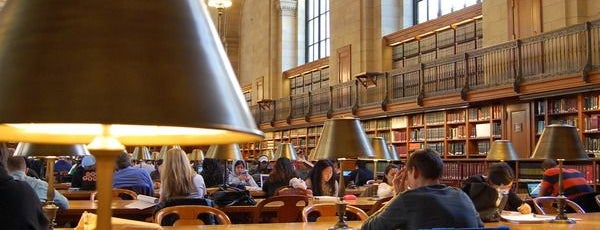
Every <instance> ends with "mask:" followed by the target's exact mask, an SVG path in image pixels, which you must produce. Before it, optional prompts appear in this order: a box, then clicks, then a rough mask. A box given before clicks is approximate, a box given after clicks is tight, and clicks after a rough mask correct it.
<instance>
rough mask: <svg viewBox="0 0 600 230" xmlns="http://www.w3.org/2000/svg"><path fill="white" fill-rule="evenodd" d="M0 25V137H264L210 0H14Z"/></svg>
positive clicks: (214, 140)
mask: <svg viewBox="0 0 600 230" xmlns="http://www.w3.org/2000/svg"><path fill="white" fill-rule="evenodd" d="M0 25H2V26H0V34H2V37H1V38H0V69H1V70H2V74H0V82H2V84H0V140H4V141H24V142H38V143H55V144H74V143H85V144H87V143H90V142H91V141H92V140H93V138H94V137H97V136H99V135H107V134H109V135H110V136H114V137H115V138H116V139H117V140H118V141H119V142H120V143H121V144H123V145H134V146H135V145H148V144H153V145H167V144H181V145H200V144H223V143H232V142H234V141H235V142H252V141H258V140H260V139H262V136H263V133H262V132H261V131H260V130H258V129H257V127H256V123H255V122H254V119H253V118H252V116H251V114H250V111H249V109H248V106H247V104H246V102H245V101H244V99H243V97H242V92H241V89H240V87H239V84H238V82H237V79H236V76H235V73H234V71H233V69H232V67H231V64H230V62H229V60H228V58H227V56H226V53H225V51H224V49H223V46H222V44H221V42H220V40H219V37H218V34H217V32H216V30H215V28H214V25H213V23H212V21H211V19H210V16H209V13H208V11H207V8H206V5H205V1H189V0H173V1H146V0H128V1H104V0H86V1H76V2H73V1H70V0H56V1H7V2H6V4H5V5H4V8H3V9H2V14H0ZM165 85H167V86H168V89H164V86H165ZM161 89H163V90H161ZM157 108H160V109H157ZM182 109H184V110H185V112H174V111H181V110H182ZM207 111H210V112H207ZM107 136H108V135H107Z"/></svg>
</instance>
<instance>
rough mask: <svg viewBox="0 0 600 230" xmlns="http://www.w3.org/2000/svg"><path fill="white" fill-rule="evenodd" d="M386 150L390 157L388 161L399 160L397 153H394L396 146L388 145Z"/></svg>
mask: <svg viewBox="0 0 600 230" xmlns="http://www.w3.org/2000/svg"><path fill="white" fill-rule="evenodd" d="M388 150H389V151H390V156H391V157H392V159H390V160H393V161H399V160H400V156H398V152H397V151H396V146H394V145H393V144H389V145H388Z"/></svg>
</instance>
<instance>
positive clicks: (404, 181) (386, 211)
mask: <svg viewBox="0 0 600 230" xmlns="http://www.w3.org/2000/svg"><path fill="white" fill-rule="evenodd" d="M443 167H444V163H443V161H442V159H441V158H440V155H439V154H438V153H437V152H435V151H434V150H431V149H422V150H418V151H416V152H414V153H412V154H411V155H410V157H409V159H408V161H407V162H406V167H405V168H404V169H402V170H401V171H400V172H399V173H397V174H396V175H395V177H394V180H393V185H394V191H395V192H394V194H397V195H396V196H395V197H394V198H392V199H391V200H390V201H389V203H388V204H387V205H385V206H384V207H383V208H381V209H380V210H379V211H377V212H375V213H374V214H372V215H371V216H370V217H369V218H368V219H367V220H366V221H365V222H364V223H363V225H362V227H361V229H363V230H369V229H431V228H443V227H452V228H477V227H483V223H482V222H481V220H480V219H479V216H478V214H477V211H476V210H475V207H473V203H471V200H470V199H469V197H468V196H467V195H466V194H465V193H463V192H462V191H461V190H460V189H457V188H454V187H448V186H445V185H443V184H440V177H441V175H442V171H443Z"/></svg>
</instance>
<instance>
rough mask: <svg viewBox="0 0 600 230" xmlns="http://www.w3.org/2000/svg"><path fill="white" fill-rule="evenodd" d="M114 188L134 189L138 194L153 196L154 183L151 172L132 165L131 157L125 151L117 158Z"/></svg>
mask: <svg viewBox="0 0 600 230" xmlns="http://www.w3.org/2000/svg"><path fill="white" fill-rule="evenodd" d="M113 188H123V189H129V190H133V191H135V192H136V193H138V194H143V195H148V196H153V195H154V185H153V184H152V179H150V174H148V172H147V171H146V170H144V169H142V168H136V167H132V166H131V158H130V157H129V155H128V154H127V153H125V152H123V153H121V155H119V157H118V158H117V171H116V172H115V174H114V176H113Z"/></svg>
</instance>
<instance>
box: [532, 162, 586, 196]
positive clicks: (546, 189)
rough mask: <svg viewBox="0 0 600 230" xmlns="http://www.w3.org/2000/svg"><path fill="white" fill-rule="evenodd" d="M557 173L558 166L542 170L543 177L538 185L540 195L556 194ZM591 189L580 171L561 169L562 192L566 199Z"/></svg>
mask: <svg viewBox="0 0 600 230" xmlns="http://www.w3.org/2000/svg"><path fill="white" fill-rule="evenodd" d="M558 173H559V168H558V167H554V168H550V169H547V170H546V171H544V177H543V178H542V184H541V186H540V196H548V195H552V196H557V195H558ZM593 191H594V190H593V189H592V187H591V186H590V185H588V183H587V181H586V179H585V177H584V176H583V174H581V172H579V171H577V170H575V169H567V168H565V169H563V193H564V195H565V196H566V197H567V198H568V199H570V200H572V199H573V198H576V197H577V196H579V195H582V194H584V193H589V192H593Z"/></svg>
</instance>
